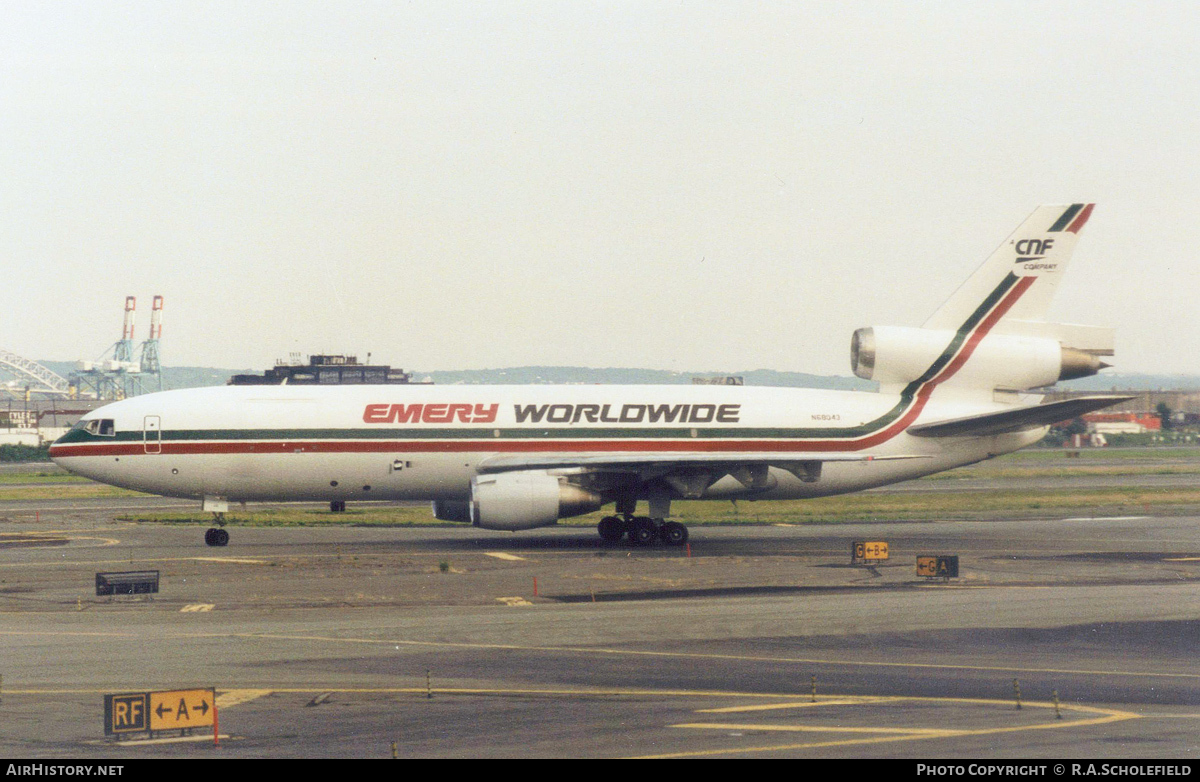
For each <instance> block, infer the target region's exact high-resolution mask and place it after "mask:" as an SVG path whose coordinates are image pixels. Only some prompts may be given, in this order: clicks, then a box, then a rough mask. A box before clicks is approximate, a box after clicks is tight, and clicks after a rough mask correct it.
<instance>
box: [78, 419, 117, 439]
mask: <svg viewBox="0 0 1200 782" xmlns="http://www.w3.org/2000/svg"><path fill="white" fill-rule="evenodd" d="M75 428H76V429H82V430H83V431H85V432H87V433H88V434H94V435H98V436H100V437H116V435H117V427H116V426H115V425H114V422H113V419H111V418H92V419H90V420H87V421H80V422H79V423H77V424H75Z"/></svg>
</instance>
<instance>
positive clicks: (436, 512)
mask: <svg viewBox="0 0 1200 782" xmlns="http://www.w3.org/2000/svg"><path fill="white" fill-rule="evenodd" d="M433 517H434V518H436V519H441V520H442V521H470V520H471V503H469V502H467V501H466V500H434V501H433Z"/></svg>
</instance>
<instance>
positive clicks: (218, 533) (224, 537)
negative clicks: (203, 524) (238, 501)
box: [204, 513, 229, 546]
mask: <svg viewBox="0 0 1200 782" xmlns="http://www.w3.org/2000/svg"><path fill="white" fill-rule="evenodd" d="M213 521H214V522H216V523H217V525H218V526H216V527H212V528H211V529H209V530H207V531H206V532H205V533H204V542H205V543H207V544H208V545H210V546H227V545H229V533H228V532H226V531H225V530H223V529H221V527H224V526H225V514H224V513H214V514H213Z"/></svg>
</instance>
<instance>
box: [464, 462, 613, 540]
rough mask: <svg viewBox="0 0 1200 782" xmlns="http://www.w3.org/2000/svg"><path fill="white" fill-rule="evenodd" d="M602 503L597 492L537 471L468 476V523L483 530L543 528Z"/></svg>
mask: <svg viewBox="0 0 1200 782" xmlns="http://www.w3.org/2000/svg"><path fill="white" fill-rule="evenodd" d="M602 504H603V501H602V500H601V498H600V495H599V494H596V493H595V492H591V491H588V490H587V489H582V488H580V487H578V486H575V485H573V484H570V483H567V482H566V481H565V480H563V479H561V478H559V477H558V476H555V475H550V474H549V473H546V472H541V471H538V470H526V471H523V472H502V473H497V474H495V475H478V476H476V477H474V478H472V479H471V523H472V524H474V525H475V526H476V527H483V528H484V529H500V530H519V529H533V528H534V527H546V526H549V525H551V524H554V523H556V522H557V521H558V520H559V519H565V518H569V517H571V516H580V515H583V514H584V513H591V512H592V511H594V510H598V509H599V508H600V506H601V505H602Z"/></svg>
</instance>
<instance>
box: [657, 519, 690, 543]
mask: <svg viewBox="0 0 1200 782" xmlns="http://www.w3.org/2000/svg"><path fill="white" fill-rule="evenodd" d="M659 534H660V535H662V542H663V543H664V544H666V545H668V546H682V545H683V544H684V543H687V540H688V529H687V527H685V526H683V525H682V524H680V523H679V522H678V521H668V522H667V523H666V524H664V525H662V529H661V530H660V531H659Z"/></svg>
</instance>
